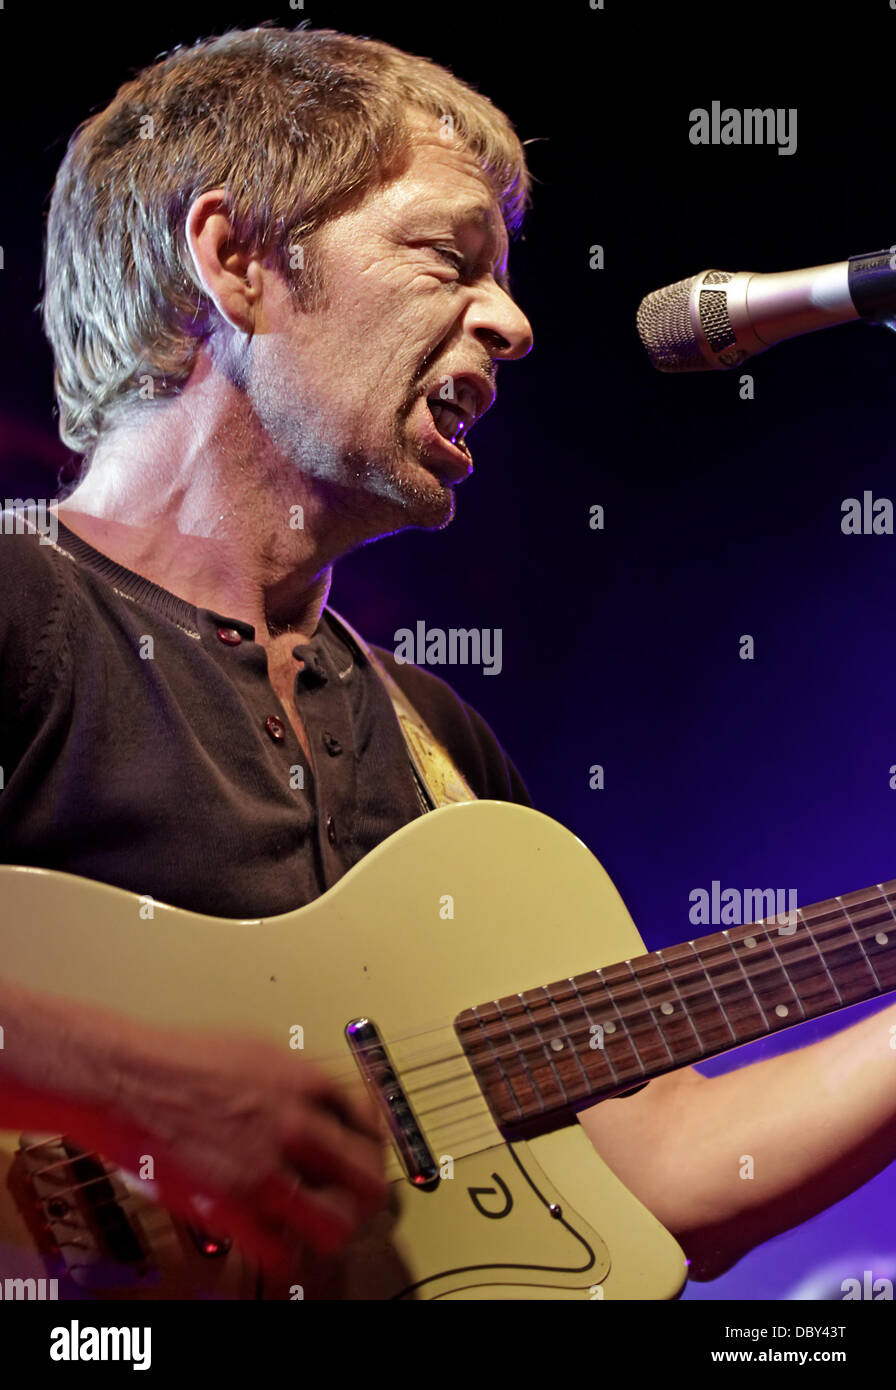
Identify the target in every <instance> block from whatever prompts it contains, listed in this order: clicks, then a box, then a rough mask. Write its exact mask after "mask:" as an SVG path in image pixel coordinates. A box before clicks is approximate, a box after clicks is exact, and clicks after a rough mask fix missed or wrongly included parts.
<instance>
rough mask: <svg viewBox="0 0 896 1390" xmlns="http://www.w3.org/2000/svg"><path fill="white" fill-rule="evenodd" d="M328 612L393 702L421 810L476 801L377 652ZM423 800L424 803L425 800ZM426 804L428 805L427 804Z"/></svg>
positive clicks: (345, 623)
mask: <svg viewBox="0 0 896 1390" xmlns="http://www.w3.org/2000/svg"><path fill="white" fill-rule="evenodd" d="M327 612H328V613H329V615H330V617H331V618H332V619H333V620H334V622H335V623H336V626H337V627H341V628H342V629H343V631H344V632H345V634H346V635H347V636H348V637H350V638H351V640H352V641H353V642H354V643H355V645H356V646H357V647H359V648H360V650H361V651H362V652H363V653H364V655H365V656H366V657H367V660H368V661H369V662H370V664H371V666H372V667H373V669H374V671H376V673H377V675H378V676H379V678H380V680H381V681H382V682H383V685H384V686H385V687H386V692H387V694H388V696H389V698H390V700H391V701H392V708H393V709H394V710H395V714H396V717H397V719H398V725H399V728H400V729H401V732H402V735H403V736H404V741H405V746H406V748H407V750H408V757H409V759H410V763H411V768H412V770H413V772H414V776H415V779H416V781H417V786H418V792H420V794H421V804H423V809H424V810H427V811H432V810H435V809H436V808H438V807H439V806H453V805H456V804H457V802H460V801H475V800H476V799H477V798H476V794H475V793H474V792H473V791H472V789H471V788H470V786H469V785H468V783H467V782H466V780H465V779H464V778H463V777H462V776H461V774H460V772H459V771H458V769H457V768H456V767H455V765H454V763H453V762H452V760H451V758H450V756H449V755H448V753H447V752H446V751H445V749H444V748H443V747H442V745H441V744H440V743H439V741H438V739H437V738H436V737H435V735H434V734H433V733H432V731H431V730H430V729H429V727H428V725H427V723H426V721H425V720H424V718H423V716H422V715H421V714H419V713H418V711H417V710H416V709H415V708H414V706H413V705H412V704H411V701H410V700H409V699H408V697H407V695H405V693H404V691H403V690H402V689H401V687H400V686H399V684H398V682H397V681H396V680H395V678H394V676H393V675H392V673H391V672H390V671H389V670H387V668H386V666H385V665H384V663H383V662H382V661H381V660H380V658H379V657H378V656H377V654H376V652H375V651H373V649H372V648H371V647H370V646H369V645H368V643H367V642H365V641H364V638H363V637H362V636H361V634H360V633H359V632H356V631H355V629H354V628H353V627H352V625H351V623H348V622H346V620H345V618H343V617H342V616H341V614H339V613H336V612H334V610H333V609H332V608H330V607H329V606H328V607H327ZM424 798H425V800H424ZM427 802H428V804H426V803H427Z"/></svg>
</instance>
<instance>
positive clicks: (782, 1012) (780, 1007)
mask: <svg viewBox="0 0 896 1390" xmlns="http://www.w3.org/2000/svg"><path fill="white" fill-rule="evenodd" d="M775 1013H776V1014H777V1015H778V1017H779V1018H786V1017H787V1015H788V1014H789V1013H790V1010H789V1009H788V1007H787V1005H786V1004H777V1005H776V1006H775Z"/></svg>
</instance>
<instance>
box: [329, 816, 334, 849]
mask: <svg viewBox="0 0 896 1390" xmlns="http://www.w3.org/2000/svg"><path fill="white" fill-rule="evenodd" d="M327 839H328V840H329V841H330V844H331V845H335V843H336V822H335V821H334V819H333V817H332V816H327Z"/></svg>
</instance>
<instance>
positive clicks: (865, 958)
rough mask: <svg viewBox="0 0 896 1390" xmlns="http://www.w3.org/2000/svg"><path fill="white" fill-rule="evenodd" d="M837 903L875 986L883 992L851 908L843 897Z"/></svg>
mask: <svg viewBox="0 0 896 1390" xmlns="http://www.w3.org/2000/svg"><path fill="white" fill-rule="evenodd" d="M837 902H838V903H839V904H840V906H841V907H842V908H843V915H844V917H845V918H846V920H847V922H848V923H849V929H850V931H851V932H852V934H853V936H854V937H855V939H856V944H857V945H858V948H859V950H860V951H861V953H862V959H863V961H864V962H865V964H866V965H867V966H868V969H869V970H870V971H871V974H872V975H873V976H874V983H875V985H876V987H877V989H878V991H882V990H883V985H882V984H881V982H880V979H879V978H878V974H877V971H876V970H875V968H874V965H873V964H872V962H871V960H870V959H869V956H868V952H867V951H866V950H865V947H864V946H863V945H862V938H861V937H860V936H859V933H858V932H857V931H856V925H855V922H854V921H853V920H852V917H851V916H850V915H849V908H848V907H847V906H846V903H845V902H844V901H843V899H842V898H841V897H838V898H837Z"/></svg>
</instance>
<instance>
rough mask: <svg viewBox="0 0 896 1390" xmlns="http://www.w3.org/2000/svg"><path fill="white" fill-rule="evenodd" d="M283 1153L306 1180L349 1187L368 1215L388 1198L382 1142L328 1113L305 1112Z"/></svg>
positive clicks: (286, 1141)
mask: <svg viewBox="0 0 896 1390" xmlns="http://www.w3.org/2000/svg"><path fill="white" fill-rule="evenodd" d="M283 1152H284V1155H285V1156H286V1158H287V1159H288V1160H289V1161H290V1163H291V1164H292V1165H293V1166H294V1167H295V1168H296V1170H297V1171H298V1173H299V1175H300V1176H301V1177H303V1178H304V1179H306V1180H311V1181H313V1180H315V1179H317V1180H321V1181H323V1182H324V1183H325V1184H326V1185H341V1186H343V1187H346V1188H348V1189H349V1190H350V1191H351V1192H352V1193H354V1194H355V1195H356V1196H357V1197H358V1199H359V1200H360V1202H361V1204H362V1207H363V1209H364V1211H365V1212H366V1213H367V1214H372V1213H373V1212H374V1211H378V1210H379V1208H380V1207H381V1206H382V1205H383V1203H384V1202H385V1200H386V1197H387V1195H388V1184H387V1183H386V1180H385V1177H384V1167H385V1164H384V1154H383V1150H382V1147H381V1145H380V1144H379V1143H378V1142H376V1141H374V1140H372V1139H368V1138H366V1137H365V1136H363V1135H359V1134H355V1133H353V1132H352V1131H351V1130H349V1129H346V1128H345V1126H344V1125H340V1124H339V1122H338V1121H337V1120H334V1119H331V1118H330V1116H328V1115H319V1114H318V1115H315V1114H310V1115H303V1117H302V1121H301V1125H300V1127H297V1129H296V1131H295V1133H294V1134H292V1135H289V1136H287V1138H286V1140H285V1142H284V1145H283Z"/></svg>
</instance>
